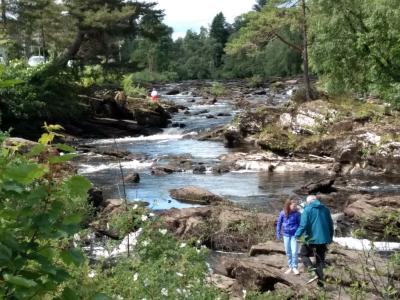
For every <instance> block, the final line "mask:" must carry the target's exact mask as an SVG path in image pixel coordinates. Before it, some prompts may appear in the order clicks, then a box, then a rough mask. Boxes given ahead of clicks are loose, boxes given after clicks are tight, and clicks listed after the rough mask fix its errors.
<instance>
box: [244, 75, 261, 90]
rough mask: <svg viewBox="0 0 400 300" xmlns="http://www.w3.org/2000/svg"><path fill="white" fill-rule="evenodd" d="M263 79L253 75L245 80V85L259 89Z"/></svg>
mask: <svg viewBox="0 0 400 300" xmlns="http://www.w3.org/2000/svg"><path fill="white" fill-rule="evenodd" d="M263 81H264V80H263V78H262V77H261V75H254V76H252V77H250V78H248V79H247V85H248V86H249V87H261V86H262V84H263Z"/></svg>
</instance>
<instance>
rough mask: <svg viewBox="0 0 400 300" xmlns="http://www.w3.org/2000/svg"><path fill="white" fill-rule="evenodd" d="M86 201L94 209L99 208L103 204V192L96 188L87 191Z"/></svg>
mask: <svg viewBox="0 0 400 300" xmlns="http://www.w3.org/2000/svg"><path fill="white" fill-rule="evenodd" d="M88 201H89V203H90V204H92V205H93V207H95V208H99V207H100V206H103V202H104V198H103V191H102V190H101V189H98V188H91V189H89V191H88Z"/></svg>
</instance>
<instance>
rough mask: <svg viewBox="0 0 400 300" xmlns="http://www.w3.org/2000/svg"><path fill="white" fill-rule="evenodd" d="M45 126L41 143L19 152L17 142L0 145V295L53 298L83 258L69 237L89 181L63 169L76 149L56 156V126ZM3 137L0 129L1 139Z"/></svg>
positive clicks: (75, 227)
mask: <svg viewBox="0 0 400 300" xmlns="http://www.w3.org/2000/svg"><path fill="white" fill-rule="evenodd" d="M46 128H47V130H48V132H47V133H45V134H44V135H43V136H42V139H41V143H40V144H38V145H36V146H34V147H33V148H32V149H31V150H30V151H29V152H28V153H26V154H20V153H19V151H18V150H19V148H20V146H19V145H13V146H10V147H2V148H1V151H0V169H1V172H0V203H1V209H0V215H1V219H0V220H1V221H0V266H1V275H0V298H7V299H28V298H29V299H32V298H34V299H44V298H45V297H49V298H54V297H55V296H57V294H59V293H60V292H62V288H61V287H62V284H63V282H65V281H66V280H67V279H68V277H69V276H70V275H69V268H70V267H77V266H79V265H80V264H82V263H83V261H84V256H83V254H82V253H81V251H80V250H79V249H78V248H76V247H74V246H72V245H71V244H70V243H69V242H68V241H69V240H70V239H71V238H72V236H73V235H74V234H75V233H76V232H78V231H79V229H80V222H81V221H82V220H83V218H84V216H85V213H86V212H87V211H88V209H87V204H86V198H87V191H88V189H89V187H90V183H89V181H88V180H86V179H85V178H83V177H81V176H76V175H65V174H66V173H64V172H62V171H63V170H62V169H63V162H65V161H67V160H68V159H70V158H72V157H73V156H74V154H65V155H63V156H60V155H59V154H58V152H57V151H54V150H52V149H50V148H49V147H48V144H49V143H51V141H52V138H54V136H55V135H57V133H56V132H55V131H54V130H56V129H58V127H54V126H46ZM5 137H6V136H5V135H4V134H1V135H0V144H3V141H4V139H5ZM54 147H57V148H58V149H59V150H60V151H64V152H65V151H73V149H71V148H70V147H68V146H66V145H54Z"/></svg>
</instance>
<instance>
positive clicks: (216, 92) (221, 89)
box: [210, 82, 227, 97]
mask: <svg viewBox="0 0 400 300" xmlns="http://www.w3.org/2000/svg"><path fill="white" fill-rule="evenodd" d="M210 92H211V94H212V95H213V96H216V97H221V96H223V95H226V93H227V90H226V88H225V86H224V85H223V84H221V83H219V82H214V83H213V84H212V86H211V89H210Z"/></svg>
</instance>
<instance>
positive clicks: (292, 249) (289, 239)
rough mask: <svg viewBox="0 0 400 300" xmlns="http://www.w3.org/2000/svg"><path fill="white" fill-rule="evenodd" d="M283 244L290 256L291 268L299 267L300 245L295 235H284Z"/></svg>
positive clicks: (289, 263)
mask: <svg viewBox="0 0 400 300" xmlns="http://www.w3.org/2000/svg"><path fill="white" fill-rule="evenodd" d="M283 244H284V245H285V252H286V255H287V257H288V265H289V268H291V269H294V268H297V265H298V247H297V240H296V238H295V237H294V236H283Z"/></svg>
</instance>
